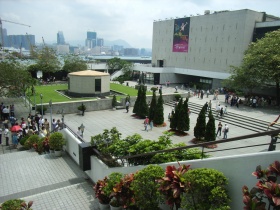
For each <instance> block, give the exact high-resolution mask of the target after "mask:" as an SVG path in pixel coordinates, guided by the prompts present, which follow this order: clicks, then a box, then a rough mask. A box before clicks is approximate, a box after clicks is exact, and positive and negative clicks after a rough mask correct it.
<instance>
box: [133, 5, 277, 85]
mask: <svg viewBox="0 0 280 210" xmlns="http://www.w3.org/2000/svg"><path fill="white" fill-rule="evenodd" d="M279 20H280V19H279V18H278V17H274V16H272V15H267V14H266V13H264V12H256V11H252V10H249V9H244V10H237V11H218V12H212V13H210V11H209V10H207V11H205V14H204V15H199V16H192V17H184V18H179V19H170V20H163V21H155V22H154V24H153V44H152V48H153V49H152V68H144V67H142V68H141V67H137V68H136V69H135V70H136V71H143V72H146V73H152V74H153V79H154V84H164V83H165V82H166V81H170V83H171V84H172V83H183V84H187V85H188V84H191V83H193V84H197V85H199V86H200V87H201V88H205V89H206V88H207V89H208V88H217V87H221V81H222V80H223V79H226V78H228V77H229V76H230V66H231V65H233V66H239V65H240V64H241V62H242V59H243V55H244V52H245V50H246V49H247V48H248V45H249V44H250V43H251V42H252V41H253V40H255V39H256V38H261V37H263V36H264V33H265V32H268V31H272V30H276V29H279V28H280V21H279Z"/></svg>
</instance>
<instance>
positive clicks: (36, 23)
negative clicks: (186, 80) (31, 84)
mask: <svg viewBox="0 0 280 210" xmlns="http://www.w3.org/2000/svg"><path fill="white" fill-rule="evenodd" d="M279 7H280V2H279V1H277V0H268V1H262V0H235V1H226V2H225V1H222V0H207V1H206V0H200V1H197V0H175V1H172V2H170V1H167V0H161V1H159V0H154V1H151V2H148V3H147V2H146V1H144V0H134V1H133V3H132V2H131V1H128V0H121V1H115V0H104V1H97V0H92V1H89V0H76V1H74V0H69V1H66V0H58V1H54V0H42V1H34V0H2V1H0V18H1V19H2V20H9V21H13V22H17V23H22V24H26V25H30V26H31V27H26V26H23V25H18V24H13V23H9V22H5V21H3V22H2V27H3V28H6V29H7V31H8V35H12V34H18V35H20V34H26V33H27V34H33V35H35V37H36V42H37V43H41V42H42V40H41V39H42V38H41V37H44V40H45V42H48V43H55V42H56V39H57V37H56V36H57V33H58V31H62V32H63V34H64V38H65V41H66V42H67V43H69V44H71V42H72V41H75V40H76V41H77V40H85V39H86V32H87V31H95V32H97V35H98V36H97V38H103V39H104V41H105V42H106V41H113V40H118V39H121V40H125V41H126V42H127V43H129V45H131V47H133V48H152V36H153V22H154V21H159V20H160V19H161V20H165V19H171V18H172V19H177V18H180V17H184V16H186V17H190V16H197V15H203V14H204V11H205V10H210V12H214V11H220V10H231V11H232V10H240V9H251V10H255V11H263V12H266V13H267V14H270V15H274V16H277V17H280V11H279Z"/></svg>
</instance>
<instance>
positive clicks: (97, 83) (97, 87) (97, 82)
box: [95, 79, 101, 92]
mask: <svg viewBox="0 0 280 210" xmlns="http://www.w3.org/2000/svg"><path fill="white" fill-rule="evenodd" d="M96 91H99V92H101V79H95V92H96Z"/></svg>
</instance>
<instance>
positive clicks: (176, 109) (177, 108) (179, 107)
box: [170, 98, 183, 130]
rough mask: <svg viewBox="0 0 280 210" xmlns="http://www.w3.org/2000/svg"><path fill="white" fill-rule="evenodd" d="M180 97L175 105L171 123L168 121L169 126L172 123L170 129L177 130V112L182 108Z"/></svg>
mask: <svg viewBox="0 0 280 210" xmlns="http://www.w3.org/2000/svg"><path fill="white" fill-rule="evenodd" d="M182 101H183V100H182V98H180V99H179V103H178V105H177V106H175V112H174V115H173V117H172V119H171V121H172V123H170V127H171V125H172V129H175V130H177V129H178V120H179V114H180V113H179V112H180V110H181V108H182V105H183V102H182Z"/></svg>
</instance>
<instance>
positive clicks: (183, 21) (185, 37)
mask: <svg viewBox="0 0 280 210" xmlns="http://www.w3.org/2000/svg"><path fill="white" fill-rule="evenodd" d="M189 32H190V18H189V17H187V18H180V19H175V21H174V33H173V50H172V51H173V52H188V48H189Z"/></svg>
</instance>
